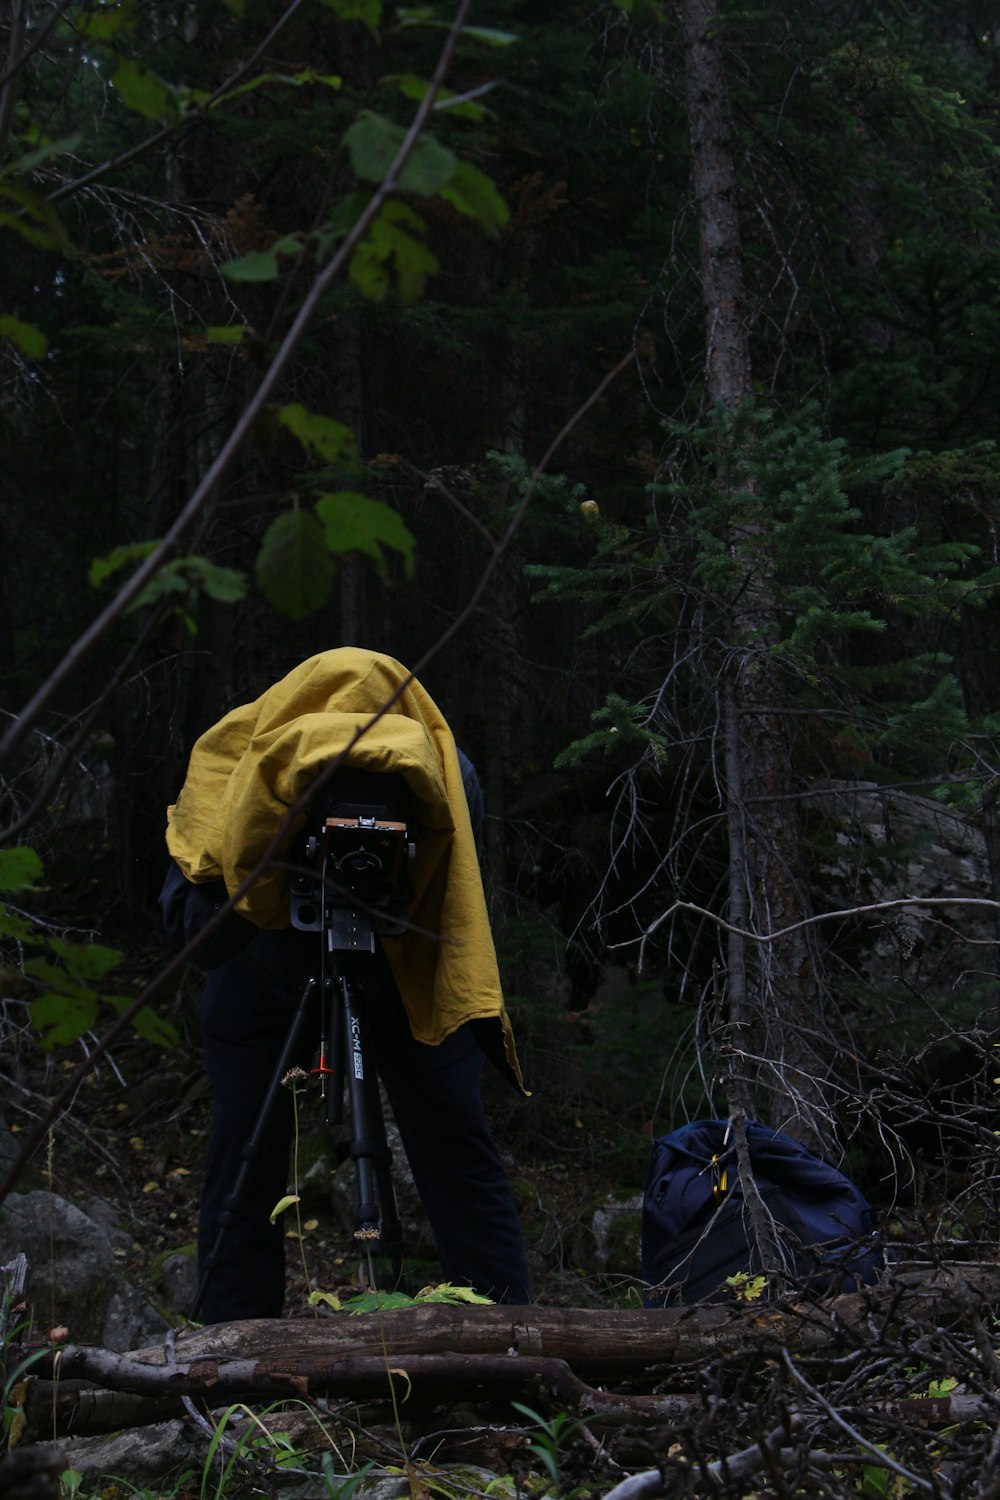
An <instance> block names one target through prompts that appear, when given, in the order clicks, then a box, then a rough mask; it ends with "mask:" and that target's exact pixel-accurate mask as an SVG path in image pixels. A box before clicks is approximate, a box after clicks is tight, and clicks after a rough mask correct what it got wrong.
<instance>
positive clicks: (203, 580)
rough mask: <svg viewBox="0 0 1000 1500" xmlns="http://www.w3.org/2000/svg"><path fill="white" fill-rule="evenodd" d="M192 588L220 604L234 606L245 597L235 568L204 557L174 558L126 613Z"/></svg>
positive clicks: (243, 579)
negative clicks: (225, 566) (221, 565)
mask: <svg viewBox="0 0 1000 1500" xmlns="http://www.w3.org/2000/svg"><path fill="white" fill-rule="evenodd" d="M192 589H195V590H197V591H199V592H200V593H203V594H207V595H208V596H209V598H210V599H218V600H219V602H220V603H221V604H236V603H238V602H239V600H240V599H243V598H245V597H246V592H247V580H246V577H245V575H244V574H243V573H239V572H237V571H236V569H235V568H223V567H220V566H219V564H218V563H213V562H210V561H209V559H208V558H207V557H174V558H171V559H170V560H169V561H168V562H165V563H164V564H163V567H162V568H160V570H159V572H158V573H157V574H156V575H155V576H154V577H153V578H151V579H150V580H149V582H148V583H147V584H146V586H145V588H144V589H142V590H141V592H140V593H139V594H137V595H136V597H135V598H134V599H133V600H132V602H131V604H130V605H129V607H128V612H129V613H131V611H132V610H134V609H143V608H145V607H146V606H148V605H150V604H155V603H156V602H157V600H158V599H163V598H165V597H166V596H167V595H168V594H184V595H187V594H189V593H190V592H191V590H192ZM192 628H193V622H192Z"/></svg>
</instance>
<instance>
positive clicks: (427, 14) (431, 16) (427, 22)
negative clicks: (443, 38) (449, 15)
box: [396, 5, 520, 47]
mask: <svg viewBox="0 0 1000 1500" xmlns="http://www.w3.org/2000/svg"><path fill="white" fill-rule="evenodd" d="M396 22H397V24H398V25H399V26H401V27H402V26H433V27H436V28H437V29H438V30H439V31H447V30H448V29H449V28H450V26H451V22H450V21H446V20H445V19H444V18H443V17H442V16H439V15H438V13H437V11H436V10H435V9H434V8H433V7H432V6H430V5H408V6H405V7H401V8H400V9H399V10H397V12H396ZM462 36H463V37H469V38H471V40H472V41H475V42H485V43H486V45H487V46H489V47H509V46H510V44H511V42H516V41H519V40H520V38H519V37H518V36H517V35H516V34H515V33H514V32H513V31H498V30H497V28H496V27H494V26H463V27H462Z"/></svg>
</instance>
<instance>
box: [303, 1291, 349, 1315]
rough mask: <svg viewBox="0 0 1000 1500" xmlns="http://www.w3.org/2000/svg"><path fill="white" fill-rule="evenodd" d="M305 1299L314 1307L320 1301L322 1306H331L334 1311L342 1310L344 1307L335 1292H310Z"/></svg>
mask: <svg viewBox="0 0 1000 1500" xmlns="http://www.w3.org/2000/svg"><path fill="white" fill-rule="evenodd" d="M307 1301H308V1303H309V1306H310V1307H316V1306H317V1305H318V1304H319V1303H320V1302H322V1304H323V1306H324V1307H332V1308H333V1310H334V1312H342V1311H343V1307H344V1304H343V1303H342V1302H341V1300H340V1298H339V1297H338V1296H337V1294H336V1292H319V1291H316V1292H310V1293H309V1296H308V1298H307Z"/></svg>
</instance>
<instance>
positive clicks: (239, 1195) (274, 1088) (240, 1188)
mask: <svg viewBox="0 0 1000 1500" xmlns="http://www.w3.org/2000/svg"><path fill="white" fill-rule="evenodd" d="M315 988H316V981H315V979H310V980H309V981H308V982H307V984H306V986H305V989H304V990H303V991H302V996H301V999H300V1000H299V1003H298V1007H297V1009H296V1011H295V1014H294V1016H293V1017H292V1022H291V1025H290V1026H289V1028H288V1035H287V1036H286V1037H285V1044H284V1046H283V1048H282V1050H281V1056H280V1057H279V1059H278V1066H277V1067H276V1068H275V1070H274V1075H273V1077H272V1079H271V1082H270V1084H269V1085H268V1089H267V1093H266V1094H265V1095H264V1100H263V1103H262V1104H261V1107H260V1113H259V1114H258V1116H257V1123H256V1124H255V1125H254V1128H253V1133H252V1135H251V1136H250V1139H249V1140H248V1141H247V1143H246V1145H245V1146H244V1147H243V1160H242V1162H241V1163H240V1169H239V1171H238V1172H237V1174H236V1181H235V1182H234V1183H233V1187H232V1191H231V1192H230V1194H229V1197H228V1198H227V1199H226V1203H225V1207H224V1208H223V1210H222V1212H221V1213H220V1215H219V1221H218V1232H217V1234H216V1237H215V1244H214V1245H213V1246H212V1251H211V1254H210V1255H209V1257H208V1260H207V1261H206V1262H205V1266H204V1268H203V1270H202V1275H201V1281H200V1283H199V1285H198V1291H197V1293H196V1295H195V1299H194V1303H193V1305H192V1308H191V1318H192V1321H195V1320H197V1317H198V1313H199V1310H200V1308H201V1304H202V1302H203V1301H204V1298H205V1292H206V1291H207V1289H208V1283H209V1281H210V1280H211V1278H212V1272H213V1271H214V1270H215V1268H216V1266H217V1265H218V1264H219V1261H220V1259H221V1255H222V1247H223V1244H224V1243H225V1238H226V1233H227V1231H228V1229H229V1227H230V1225H231V1224H232V1223H233V1220H234V1219H235V1216H236V1209H237V1208H238V1207H239V1205H240V1203H241V1202H242V1201H243V1194H244V1193H245V1191H246V1185H247V1182H248V1180H249V1177H250V1170H251V1167H252V1166H253V1163H254V1160H255V1159H256V1156H257V1153H258V1151H259V1150H260V1144H261V1141H262V1140H263V1139H264V1133H265V1131H266V1130H267V1129H268V1126H269V1125H270V1121H271V1115H272V1113H273V1111H274V1106H275V1103H276V1102H277V1098H278V1090H279V1089H280V1088H281V1086H282V1080H283V1078H284V1077H285V1074H286V1073H287V1072H288V1069H289V1068H290V1067H291V1065H292V1061H293V1059H294V1057H295V1054H296V1051H297V1049H298V1043H299V1037H300V1036H301V1034H302V1028H303V1026H304V1024H305V1020H306V1017H307V1015H308V1014H309V1007H310V1005H311V1003H312V997H313V991H314V990H315Z"/></svg>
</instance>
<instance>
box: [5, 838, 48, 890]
mask: <svg viewBox="0 0 1000 1500" xmlns="http://www.w3.org/2000/svg"><path fill="white" fill-rule="evenodd" d="M41 877H42V861H41V860H40V858H39V857H38V855H37V854H36V853H35V851H34V849H29V848H28V846H27V844H21V845H19V846H18V847H17V848H16V849H0V891H23V890H26V889H28V888H29V887H30V886H33V885H37V884H38V882H39V880H40V879H41Z"/></svg>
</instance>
